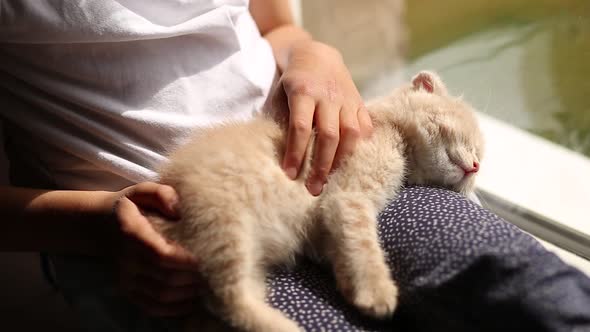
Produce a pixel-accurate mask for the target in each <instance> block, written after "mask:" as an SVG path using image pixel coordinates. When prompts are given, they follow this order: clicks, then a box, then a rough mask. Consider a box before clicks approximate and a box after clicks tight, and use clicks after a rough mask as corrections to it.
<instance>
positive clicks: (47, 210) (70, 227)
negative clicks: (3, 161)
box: [0, 186, 115, 254]
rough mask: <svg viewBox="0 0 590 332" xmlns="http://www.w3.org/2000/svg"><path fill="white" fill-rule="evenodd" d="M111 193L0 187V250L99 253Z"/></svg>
mask: <svg viewBox="0 0 590 332" xmlns="http://www.w3.org/2000/svg"><path fill="white" fill-rule="evenodd" d="M114 196H115V193H112V192H105V191H65V190H39V189H28V188H17V187H8V186H2V187H0V216H1V218H0V227H2V232H0V251H50V252H68V253H80V254H100V253H101V252H105V251H106V250H105V249H104V248H101V246H102V245H104V244H103V241H104V239H105V237H106V236H107V234H108V232H109V228H110V225H109V220H110V219H111V218H110V215H111V210H112V204H113V203H114V199H115V198H114Z"/></svg>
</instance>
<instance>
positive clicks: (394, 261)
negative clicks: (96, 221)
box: [53, 187, 590, 332]
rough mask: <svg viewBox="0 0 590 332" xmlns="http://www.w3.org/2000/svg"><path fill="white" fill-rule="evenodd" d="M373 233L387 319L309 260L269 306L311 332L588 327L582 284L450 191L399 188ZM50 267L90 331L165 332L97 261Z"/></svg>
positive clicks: (281, 280)
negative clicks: (381, 254)
mask: <svg viewBox="0 0 590 332" xmlns="http://www.w3.org/2000/svg"><path fill="white" fill-rule="evenodd" d="M379 231H380V237H381V241H382V244H383V247H384V248H385V250H386V252H387V255H388V262H389V264H390V266H391V268H392V273H393V276H394V278H395V280H396V281H398V283H399V285H400V292H401V298H400V307H399V309H398V312H397V314H396V315H395V318H394V320H393V321H388V322H378V321H374V320H371V319H368V318H365V317H362V316H361V315H360V314H359V313H358V312H357V311H356V310H354V308H352V307H351V306H349V305H347V304H346V303H345V301H344V299H343V298H342V297H341V296H340V295H339V294H338V292H337V290H336V288H335V281H334V279H333V278H332V276H331V274H330V271H329V270H328V269H325V268H320V267H317V266H314V265H313V264H311V263H309V262H302V263H301V264H299V265H298V266H297V267H296V268H295V269H294V270H293V271H275V272H274V273H272V274H271V275H270V276H269V278H268V286H269V297H268V299H269V302H270V303H271V304H272V305H273V306H275V307H277V308H279V309H280V310H282V311H283V312H285V313H286V314H287V315H288V316H289V317H291V318H293V319H295V320H296V321H298V322H299V324H301V325H302V326H303V327H305V328H306V330H310V331H319V330H324V331H353V330H365V331H366V330H374V331H386V330H387V331H389V330H392V329H395V330H400V331H401V330H408V329H411V330H423V331H430V330H433V329H434V328H436V329H437V330H441V329H442V330H451V331H461V330H465V331H470V330H478V331H484V330H498V329H502V330H506V329H507V330H511V329H515V330H516V329H522V328H525V327H529V328H535V327H536V328H539V329H541V330H544V329H548V330H571V329H574V328H576V327H580V331H581V330H583V329H584V328H588V329H589V330H590V310H587V308H590V281H589V280H588V279H587V278H586V277H585V276H584V275H583V274H582V273H580V272H579V271H577V270H575V269H572V268H570V267H569V266H567V265H565V264H563V263H562V262H561V261H560V260H559V259H558V258H557V257H555V255H553V254H551V253H549V252H547V251H546V250H544V249H543V248H542V247H541V246H540V245H539V244H538V243H537V242H536V241H535V240H533V239H532V238H531V237H530V236H528V235H526V234H524V233H522V232H521V231H519V230H518V229H517V228H516V227H514V226H512V225H510V224H508V223H506V222H504V221H503V220H501V219H500V218H498V217H496V216H495V215H493V214H491V213H489V212H487V211H486V210H484V209H481V208H480V207H479V206H477V205H475V204H473V203H471V202H470V201H467V200H465V199H464V198H463V197H461V196H460V195H458V194H454V193H451V192H448V191H445V190H441V189H433V188H425V187H411V188H406V189H404V190H403V191H402V192H401V193H400V196H399V198H398V199H397V200H396V201H394V202H392V203H391V204H390V205H389V206H388V207H387V208H386V209H385V211H383V213H382V214H381V215H380V218H379ZM53 260H54V265H55V269H56V274H57V275H56V277H57V280H58V283H59V285H60V287H61V288H62V289H63V292H64V295H65V296H66V297H67V298H68V300H69V301H70V303H72V305H73V307H74V308H75V309H76V311H77V312H78V313H79V314H80V315H81V322H83V323H84V325H85V326H87V327H88V328H89V329H90V330H93V331H142V332H149V331H167V330H171V329H174V328H173V326H174V324H173V323H171V322H169V321H163V320H158V319H153V318H148V317H146V316H144V315H143V314H141V313H140V312H139V311H138V310H137V309H136V308H135V307H134V306H133V305H132V304H130V303H128V302H127V301H126V300H125V299H124V298H122V297H121V296H120V295H119V294H118V293H117V292H116V290H115V288H114V283H113V282H112V280H111V279H110V278H109V274H108V271H106V269H105V268H104V267H103V266H101V265H100V264H99V263H97V262H93V261H89V260H88V259H86V258H79V257H54V259H53ZM499 317H502V318H501V319H498V318H499ZM584 324H586V325H584Z"/></svg>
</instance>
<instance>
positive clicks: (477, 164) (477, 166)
mask: <svg viewBox="0 0 590 332" xmlns="http://www.w3.org/2000/svg"><path fill="white" fill-rule="evenodd" d="M464 171H465V175H468V174H471V173H477V171H479V163H478V162H477V161H474V162H473V167H472V168H471V169H464Z"/></svg>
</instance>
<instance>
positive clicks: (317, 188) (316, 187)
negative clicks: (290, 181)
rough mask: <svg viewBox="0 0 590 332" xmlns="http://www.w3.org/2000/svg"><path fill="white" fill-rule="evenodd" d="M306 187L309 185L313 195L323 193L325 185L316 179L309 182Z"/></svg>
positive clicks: (308, 188)
mask: <svg viewBox="0 0 590 332" xmlns="http://www.w3.org/2000/svg"><path fill="white" fill-rule="evenodd" d="M306 187H307V190H309V192H310V193H311V194H312V195H314V196H317V195H319V194H321V193H322V189H323V188H324V185H323V184H322V183H321V182H317V181H314V182H311V183H308V184H307V185H306Z"/></svg>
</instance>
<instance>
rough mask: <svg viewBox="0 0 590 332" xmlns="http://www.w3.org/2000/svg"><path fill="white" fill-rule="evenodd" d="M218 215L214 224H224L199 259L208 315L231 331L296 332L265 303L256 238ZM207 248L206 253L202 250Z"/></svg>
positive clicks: (244, 227)
mask: <svg viewBox="0 0 590 332" xmlns="http://www.w3.org/2000/svg"><path fill="white" fill-rule="evenodd" d="M229 218H230V217H228V216H225V215H223V214H221V213H220V214H218V215H217V217H216V221H215V223H226V224H228V225H227V227H224V228H217V231H216V232H215V234H214V235H213V234H212V238H209V239H208V241H209V244H208V245H206V246H202V247H203V251H201V252H200V253H199V257H203V259H202V261H201V262H200V270H201V271H202V273H203V276H204V277H205V279H206V280H207V282H208V284H209V289H210V292H211V296H210V301H207V302H208V303H207V304H208V307H209V308H210V310H211V312H212V313H214V314H215V315H217V316H218V317H220V318H221V319H222V320H224V321H225V322H227V323H228V324H229V325H230V326H231V327H232V328H234V329H236V330H238V331H246V332H277V331H284V332H299V331H301V330H300V328H299V327H298V326H297V324H296V323H295V322H293V321H292V320H290V319H288V318H287V317H286V316H284V315H283V314H282V313H281V312H280V311H279V310H277V309H274V308H272V307H271V306H270V305H269V304H267V303H266V302H265V300H264V293H265V292H264V288H265V284H264V283H265V279H264V272H263V270H262V269H261V268H260V267H259V263H260V262H259V260H258V255H257V253H256V251H257V248H256V247H255V245H256V243H257V238H256V237H255V236H250V234H252V233H251V232H249V229H248V227H247V226H248V225H252V224H253V223H251V222H250V220H245V217H244V216H241V217H240V220H241V222H240V221H239V220H236V219H229ZM205 248H206V249H205Z"/></svg>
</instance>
